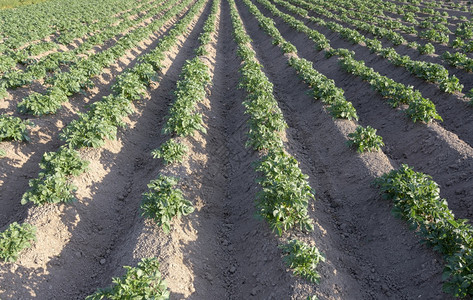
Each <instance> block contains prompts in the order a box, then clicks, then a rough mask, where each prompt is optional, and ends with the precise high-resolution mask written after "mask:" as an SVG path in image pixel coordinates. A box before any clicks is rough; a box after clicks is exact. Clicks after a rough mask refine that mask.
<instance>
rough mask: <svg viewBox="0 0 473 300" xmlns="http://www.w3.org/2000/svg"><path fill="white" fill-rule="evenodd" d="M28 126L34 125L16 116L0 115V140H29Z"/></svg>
mask: <svg viewBox="0 0 473 300" xmlns="http://www.w3.org/2000/svg"><path fill="white" fill-rule="evenodd" d="M28 126H34V124H33V123H32V122H30V121H23V120H22V119H20V118H18V117H13V116H8V115H0V141H4V140H13V141H28V142H29V141H30V138H29V136H28V130H27V127H28Z"/></svg>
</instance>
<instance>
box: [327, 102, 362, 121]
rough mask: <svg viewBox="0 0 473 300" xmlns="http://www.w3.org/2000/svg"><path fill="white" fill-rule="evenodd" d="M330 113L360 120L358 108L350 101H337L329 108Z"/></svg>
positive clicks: (341, 117) (339, 116) (336, 116)
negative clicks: (357, 112)
mask: <svg viewBox="0 0 473 300" xmlns="http://www.w3.org/2000/svg"><path fill="white" fill-rule="evenodd" d="M328 111H329V112H330V115H332V117H334V118H339V119H347V120H352V119H354V120H358V115H357V114H356V109H355V108H354V107H353V104H352V103H351V102H348V101H337V102H335V103H333V104H332V105H330V107H329V108H328Z"/></svg>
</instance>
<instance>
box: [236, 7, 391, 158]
mask: <svg viewBox="0 0 473 300" xmlns="http://www.w3.org/2000/svg"><path fill="white" fill-rule="evenodd" d="M243 1H244V3H245V4H246V5H247V6H248V7H249V10H250V12H251V13H252V14H253V15H254V16H255V18H256V19H257V20H258V22H259V24H260V25H261V27H262V28H263V29H266V28H268V27H270V28H271V29H272V30H265V31H266V32H267V33H268V34H269V35H270V36H272V37H273V39H274V40H276V38H280V35H278V34H279V31H278V29H277V28H276V27H275V26H274V24H273V23H271V22H272V20H271V19H270V18H267V17H265V16H264V15H263V14H262V13H261V12H260V11H259V10H258V8H257V7H256V6H255V5H254V4H253V3H251V2H250V1H248V0H243ZM264 4H266V5H265V7H267V8H268V9H269V10H271V11H272V12H277V11H276V10H275V9H274V8H275V7H274V6H272V5H271V4H270V3H269V1H264ZM301 12H302V13H303V11H301ZM279 15H281V14H279ZM286 19H289V21H291V20H293V19H292V17H289V18H286ZM264 23H266V24H269V25H265V26H263V24H264ZM298 27H299V28H300V26H298ZM274 32H276V33H278V34H274ZM274 40H273V43H274ZM282 41H283V43H287V41H286V40H284V39H283V40H282ZM323 42H325V39H324V40H323ZM283 43H279V45H280V47H281V48H283V46H282V45H284V44H283ZM317 47H319V46H318V45H317ZM296 52H297V49H295V51H294V52H293V54H294V55H293V56H291V57H290V58H289V59H288V64H289V65H290V66H291V67H293V68H294V69H295V70H296V72H297V73H298V74H299V76H300V77H301V79H302V80H303V81H304V82H305V83H307V84H308V85H309V86H310V87H311V88H312V90H311V94H312V95H313V96H314V98H315V99H320V100H321V101H322V102H323V103H324V104H325V105H327V110H328V111H329V113H330V114H331V116H332V117H333V118H339V119H347V120H358V115H357V114H356V110H355V108H354V107H353V105H352V103H351V102H349V101H347V100H346V98H345V96H344V91H343V89H341V88H338V87H337V86H336V85H335V81H334V80H332V79H328V78H327V77H326V76H325V75H323V74H321V73H319V72H318V71H317V70H315V69H314V67H313V65H312V63H311V62H310V61H308V60H306V59H303V58H299V57H297V54H296ZM348 138H349V141H348V143H347V144H348V146H351V147H354V148H356V149H357V151H358V152H360V153H361V152H366V151H368V152H371V151H378V150H380V149H381V147H382V146H384V143H383V141H382V138H381V137H380V136H378V135H377V134H376V130H375V129H374V128H372V127H370V126H367V127H366V128H365V127H363V126H358V127H357V128H356V130H355V132H353V133H350V134H349V136H348Z"/></svg>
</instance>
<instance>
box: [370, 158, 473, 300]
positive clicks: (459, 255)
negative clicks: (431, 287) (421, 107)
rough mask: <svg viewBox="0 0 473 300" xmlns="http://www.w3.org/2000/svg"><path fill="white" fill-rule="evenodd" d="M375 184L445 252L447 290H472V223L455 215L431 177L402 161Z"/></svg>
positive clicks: (428, 241)
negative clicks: (400, 164)
mask: <svg viewBox="0 0 473 300" xmlns="http://www.w3.org/2000/svg"><path fill="white" fill-rule="evenodd" d="M375 185H376V186H378V187H379V188H380V189H381V192H382V193H383V195H384V197H385V198H387V199H389V200H392V201H393V204H394V207H393V214H394V215H395V216H397V217H400V218H402V219H404V220H405V221H406V222H407V223H408V224H409V227H410V228H411V229H413V230H415V231H416V233H417V234H418V235H420V236H421V237H422V239H423V241H424V243H426V244H427V245H430V246H432V247H433V248H434V250H436V251H438V252H440V253H441V254H443V255H444V257H445V261H446V266H445V268H444V273H443V277H444V279H446V280H447V281H446V282H445V283H444V290H445V291H446V292H448V293H451V294H453V295H454V296H456V297H465V296H467V295H471V294H473V278H472V277H471V269H472V267H473V227H472V226H471V225H470V224H469V223H468V221H467V220H462V219H457V218H455V216H454V215H453V213H452V211H451V210H449V208H448V205H447V201H446V200H445V199H441V198H440V189H439V187H438V185H437V184H436V183H435V182H434V181H433V180H432V178H431V177H430V176H428V175H425V174H423V173H420V172H415V171H414V170H413V169H412V168H410V167H409V166H407V165H402V166H401V167H400V168H399V169H398V170H393V171H391V172H389V173H386V174H384V175H383V176H381V177H379V178H378V179H377V180H376V181H375Z"/></svg>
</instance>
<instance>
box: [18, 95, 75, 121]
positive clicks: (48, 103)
mask: <svg viewBox="0 0 473 300" xmlns="http://www.w3.org/2000/svg"><path fill="white" fill-rule="evenodd" d="M64 102H67V96H66V95H65V94H64V92H62V91H61V90H59V89H51V90H50V91H49V92H48V93H46V94H40V93H36V92H34V93H31V94H30V95H28V96H27V97H26V98H24V99H23V100H22V101H21V102H20V103H18V106H17V109H18V111H19V112H21V113H24V114H32V115H35V116H42V115H47V114H53V113H55V112H56V111H57V110H58V109H59V108H60V107H61V105H62V103H64Z"/></svg>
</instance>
